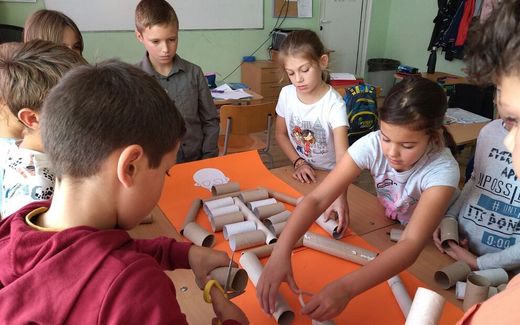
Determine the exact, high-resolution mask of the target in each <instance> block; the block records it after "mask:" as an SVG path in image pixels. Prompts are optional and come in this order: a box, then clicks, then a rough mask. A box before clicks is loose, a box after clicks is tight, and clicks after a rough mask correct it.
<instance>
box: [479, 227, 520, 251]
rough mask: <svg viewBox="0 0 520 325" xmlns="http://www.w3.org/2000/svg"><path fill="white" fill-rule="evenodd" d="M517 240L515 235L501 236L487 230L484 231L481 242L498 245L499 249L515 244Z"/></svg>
mask: <svg viewBox="0 0 520 325" xmlns="http://www.w3.org/2000/svg"><path fill="white" fill-rule="evenodd" d="M515 242H516V239H515V238H514V237H509V238H506V237H501V236H498V235H495V234H491V233H489V232H487V231H484V233H483V234H482V241H481V243H482V244H484V245H487V246H491V247H496V248H498V249H506V248H508V247H510V246H513V245H514V244H515Z"/></svg>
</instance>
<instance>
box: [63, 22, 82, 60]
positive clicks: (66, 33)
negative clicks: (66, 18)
mask: <svg viewBox="0 0 520 325" xmlns="http://www.w3.org/2000/svg"><path fill="white" fill-rule="evenodd" d="M63 45H65V46H66V47H68V48H69V49H71V50H73V51H74V52H76V53H78V54H79V55H81V42H80V40H79V37H78V35H76V33H75V32H74V30H73V29H72V28H70V27H65V29H64V30H63Z"/></svg>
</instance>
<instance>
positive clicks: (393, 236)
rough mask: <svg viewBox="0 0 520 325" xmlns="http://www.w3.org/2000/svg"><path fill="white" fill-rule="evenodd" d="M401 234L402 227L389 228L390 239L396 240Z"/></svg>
mask: <svg viewBox="0 0 520 325" xmlns="http://www.w3.org/2000/svg"><path fill="white" fill-rule="evenodd" d="M402 235H403V229H400V228H392V229H390V240H391V241H395V242H398V241H399V239H401V236H402Z"/></svg>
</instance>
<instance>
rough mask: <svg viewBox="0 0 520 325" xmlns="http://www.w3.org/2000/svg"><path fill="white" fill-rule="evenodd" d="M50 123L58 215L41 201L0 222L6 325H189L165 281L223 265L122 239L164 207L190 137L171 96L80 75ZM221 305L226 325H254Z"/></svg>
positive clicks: (98, 69) (49, 115)
mask: <svg viewBox="0 0 520 325" xmlns="http://www.w3.org/2000/svg"><path fill="white" fill-rule="evenodd" d="M41 120H42V122H41V124H42V138H43V143H44V145H45V147H46V148H48V155H49V158H50V160H51V161H52V164H53V166H54V167H55V170H56V178H57V186H56V192H55V194H54V198H53V200H52V203H50V206H49V202H48V201H47V202H34V203H32V204H30V205H27V206H26V207H24V208H23V209H21V210H20V211H18V212H17V213H16V214H13V215H12V216H11V217H9V218H7V219H4V220H3V221H1V222H0V257H1V259H2V261H3V262H2V263H1V264H0V288H1V289H0V319H1V321H0V322H2V323H17V324H20V323H28V322H34V323H45V324H62V323H68V324H79V323H81V324H129V323H132V324H145V323H150V324H185V323H186V319H185V316H184V315H183V314H182V313H181V311H180V308H179V305H178V303H177V300H176V298H175V289H174V287H173V283H172V282H171V280H170V279H169V278H168V277H167V276H166V274H164V272H163V270H164V269H176V268H192V269H193V271H194V273H195V274H196V276H197V278H198V279H200V280H206V278H207V275H208V274H209V272H210V271H211V270H213V269H214V268H215V267H218V266H224V265H227V263H228V262H229V259H228V258H227V256H226V254H225V253H223V252H216V251H213V250H211V249H207V248H202V247H196V246H191V245H190V244H189V243H178V242H175V240H173V239H168V238H158V239H153V240H135V241H134V240H132V239H131V238H130V237H129V235H128V233H127V232H126V231H125V230H127V229H131V228H133V227H135V226H137V225H138V224H139V222H140V221H141V220H142V218H144V216H146V215H147V214H148V213H150V211H151V210H152V208H153V207H154V206H155V205H156V204H157V201H158V200H159V196H160V194H161V190H162V186H163V182H164V177H165V175H166V174H167V173H168V170H170V169H171V167H172V166H173V165H174V164H175V158H176V155H177V149H178V147H179V140H180V138H181V137H182V135H183V134H184V132H185V127H184V122H183V120H182V118H181V117H180V115H179V113H178V111H177V109H176V108H175V106H174V105H173V103H172V102H171V100H170V99H169V98H168V96H167V94H166V93H165V92H164V91H163V89H162V88H161V87H160V86H159V85H158V84H157V83H156V82H155V81H154V80H153V79H152V78H151V77H149V76H147V75H146V74H145V73H144V72H142V71H141V70H139V69H137V68H135V67H132V66H130V65H128V64H125V63H121V62H118V61H108V62H105V63H100V64H99V65H98V66H95V67H90V66H83V67H79V68H77V69H74V71H72V72H70V73H69V74H67V76H66V77H64V78H63V80H62V81H60V83H59V84H58V85H57V86H56V87H55V88H54V89H53V90H52V91H51V93H50V94H49V96H48V98H47V99H46V101H45V104H44V107H43V108H42V117H41ZM150 251H156V254H155V255H156V256H155V259H156V260H157V261H155V260H153V258H152V257H151V256H149V255H148V254H147V252H150ZM143 253H144V254H143ZM158 262H159V263H160V264H159V263H158ZM213 291H215V290H213ZM213 297H215V298H216V299H217V301H218V305H215V308H216V309H217V310H216V314H217V315H221V316H220V317H221V320H222V321H225V322H224V324H238V323H242V324H246V323H247V319H246V318H245V315H244V314H243V313H242V312H241V311H240V309H238V307H236V306H235V305H234V304H232V303H231V302H228V301H226V300H223V299H221V297H218V294H217V293H216V292H213ZM201 299H202V294H201ZM219 299H220V300H219ZM29 301H30V303H28V302H29ZM23 302H26V303H23ZM233 319H235V320H233Z"/></svg>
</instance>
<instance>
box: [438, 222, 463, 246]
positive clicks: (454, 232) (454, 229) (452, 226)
mask: <svg viewBox="0 0 520 325" xmlns="http://www.w3.org/2000/svg"><path fill="white" fill-rule="evenodd" d="M440 229H441V244H442V245H443V246H444V247H447V246H448V241H449V240H453V241H454V242H456V243H457V244H458V243H459V223H458V222H457V219H455V218H452V217H447V218H444V219H442V221H441V225H440Z"/></svg>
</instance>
